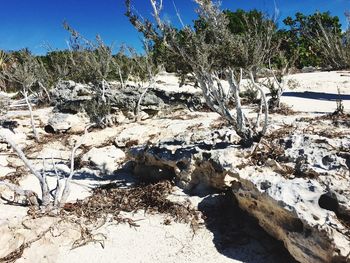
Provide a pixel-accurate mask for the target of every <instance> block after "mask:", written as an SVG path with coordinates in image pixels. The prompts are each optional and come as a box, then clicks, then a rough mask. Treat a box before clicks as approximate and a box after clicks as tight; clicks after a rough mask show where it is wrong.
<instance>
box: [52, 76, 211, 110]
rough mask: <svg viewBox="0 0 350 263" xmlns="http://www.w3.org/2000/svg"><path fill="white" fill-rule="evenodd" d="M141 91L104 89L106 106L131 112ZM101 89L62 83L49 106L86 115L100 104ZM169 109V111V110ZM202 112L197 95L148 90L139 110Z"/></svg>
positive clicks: (127, 87)
mask: <svg viewBox="0 0 350 263" xmlns="http://www.w3.org/2000/svg"><path fill="white" fill-rule="evenodd" d="M143 91H144V90H143V89H142V88H137V87H134V86H130V85H128V86H126V87H125V88H121V87H120V86H118V85H111V88H110V89H108V90H106V93H105V97H106V100H107V104H108V107H109V108H110V109H111V110H112V111H113V110H119V111H122V112H134V110H135V107H136V105H137V102H138V100H139V98H140V97H141V94H142V93H143ZM101 96H102V95H101V90H100V88H99V87H95V86H92V85H85V84H79V83H75V82H74V81H61V82H59V83H58V84H57V86H56V88H55V89H53V91H52V95H51V97H52V103H53V105H55V107H56V110H57V111H59V112H62V113H72V114H76V113H78V112H88V111H89V110H90V109H91V108H92V107H95V106H96V105H95V104H101V103H102V100H101ZM169 107H170V108H169ZM179 107H182V108H190V109H196V110H199V109H202V108H203V107H204V102H203V101H202V99H201V96H200V94H198V93H197V94H194V93H191V92H184V91H181V90H179V91H174V90H166V89H160V88H156V87H154V88H150V89H149V90H148V91H147V93H146V94H145V96H144V97H143V100H142V103H141V110H142V111H144V112H146V113H148V114H152V115H154V114H156V113H158V112H159V111H161V110H162V111H163V110H166V111H171V110H172V109H174V108H179Z"/></svg>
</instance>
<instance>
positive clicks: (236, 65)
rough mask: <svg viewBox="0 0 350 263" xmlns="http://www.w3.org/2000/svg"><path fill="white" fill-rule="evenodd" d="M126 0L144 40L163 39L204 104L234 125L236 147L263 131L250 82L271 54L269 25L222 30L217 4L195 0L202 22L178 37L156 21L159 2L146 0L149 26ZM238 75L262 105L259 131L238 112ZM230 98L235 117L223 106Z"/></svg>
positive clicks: (224, 25) (224, 26)
mask: <svg viewBox="0 0 350 263" xmlns="http://www.w3.org/2000/svg"><path fill="white" fill-rule="evenodd" d="M130 2H131V1H130V0H126V6H127V13H126V15H127V16H128V17H129V20H130V22H131V23H132V24H133V25H134V26H135V28H136V29H138V30H139V31H140V32H142V33H143V34H144V36H145V37H146V38H148V39H151V40H152V41H163V42H162V43H163V44H164V45H166V47H167V48H168V49H170V50H171V51H172V52H174V53H175V54H177V55H179V56H181V57H182V59H183V60H186V61H188V64H189V65H190V66H191V68H192V71H193V74H194V76H195V78H196V80H197V82H198V84H199V87H200V88H201V89H202V92H203V95H204V98H205V100H206V103H207V105H208V106H209V108H210V109H211V110H213V111H215V112H217V113H219V114H220V115H222V116H223V117H224V118H225V119H226V120H227V121H228V122H229V123H230V124H231V125H232V126H233V127H234V129H235V131H236V132H237V134H238V135H239V136H240V137H241V138H242V140H241V143H242V145H245V146H250V145H252V144H253V142H254V140H259V139H260V138H261V137H262V136H263V135H264V134H265V132H266V129H267V122H268V109H267V101H266V97H265V94H264V92H263V91H262V89H261V87H260V85H259V84H258V83H256V82H255V78H254V75H255V73H256V72H257V69H258V68H259V67H260V66H261V65H262V64H263V63H264V62H266V60H267V59H268V58H269V57H270V56H271V53H272V37H273V33H274V30H275V27H274V25H273V24H272V23H266V24H264V25H262V26H261V25H260V24H259V23H258V22H257V21H255V22H254V23H252V24H249V23H247V24H246V25H247V30H246V31H245V32H243V33H242V34H232V33H231V32H230V30H229V29H228V20H227V17H226V16H225V14H224V13H223V12H222V11H221V10H220V9H219V6H218V5H216V4H214V3H213V2H212V1H208V0H197V1H196V3H197V4H198V11H197V12H198V16H199V19H200V20H201V21H203V24H204V25H205V26H203V27H202V28H200V30H198V29H197V30H194V29H193V28H192V27H190V26H186V27H185V28H184V29H182V34H180V35H179V34H178V30H176V29H175V28H174V27H172V26H171V25H169V24H167V23H164V22H163V21H162V20H161V18H160V12H161V11H162V8H163V5H162V1H159V2H158V1H156V0H150V2H151V5H152V8H153V17H154V18H155V21H156V23H155V24H154V23H152V22H151V21H149V20H143V19H141V18H140V17H139V16H138V15H136V14H135V13H134V12H132V9H131V3H130ZM243 73H245V74H246V75H247V76H249V78H250V79H251V81H252V83H253V85H254V87H255V88H256V89H258V90H259V92H260V93H261V98H262V102H263V103H264V105H265V107H264V109H265V118H264V125H263V128H262V129H261V130H260V131H257V130H255V129H254V127H253V126H252V125H251V124H250V121H249V120H248V119H247V118H246V116H245V115H244V113H243V111H242V107H241V103H240V97H239V91H240V82H241V79H242V77H243ZM220 74H224V75H225V76H226V78H227V80H228V82H229V86H230V91H229V93H227V92H225V91H224V89H223V86H222V84H221V80H220V78H219V75H220ZM231 98H234V102H235V105H236V116H234V115H232V114H231V112H230V111H229V110H228V108H227V104H228V101H229V100H230V99H231ZM257 126H258V125H257Z"/></svg>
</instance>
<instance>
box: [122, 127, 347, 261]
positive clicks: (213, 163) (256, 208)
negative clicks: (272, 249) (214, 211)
mask: <svg viewBox="0 0 350 263" xmlns="http://www.w3.org/2000/svg"><path fill="white" fill-rule="evenodd" d="M213 134H214V133H213ZM213 134H212V135H209V134H206V135H204V137H205V138H206V139H205V140H202V141H200V140H197V139H198V138H197V139H196V140H193V141H192V140H190V141H189V140H172V141H163V142H160V143H158V144H155V145H152V146H142V147H140V146H139V147H134V148H132V149H131V150H130V152H129V158H130V159H131V160H132V161H133V162H134V163H135V165H134V167H135V168H134V172H135V174H136V175H139V176H143V177H146V178H148V179H151V180H159V179H161V178H164V177H173V178H175V180H176V181H177V182H178V184H179V185H180V186H182V187H184V188H186V189H188V190H196V189H202V186H203V185H204V186H210V187H215V188H218V189H231V191H232V192H233V193H234V195H235V197H236V199H237V201H238V203H239V206H240V207H241V208H242V209H244V210H246V211H247V212H248V213H249V214H251V215H252V216H254V217H255V218H256V219H257V220H258V221H259V224H260V225H261V226H262V227H263V228H264V229H265V230H266V231H267V232H268V233H269V234H270V235H272V236H273V237H275V238H276V239H278V240H281V241H282V242H283V243H284V245H285V247H286V248H287V249H288V251H289V252H290V253H291V255H292V256H293V257H294V258H295V259H296V260H298V261H300V262H305V263H306V262H308V263H309V262H315V263H316V262H324V263H326V262H350V224H349V222H350V221H349V218H350V217H349V215H350V214H349V213H348V211H349V210H348V207H347V206H348V204H349V203H350V195H349V189H350V185H349V174H348V173H347V172H348V167H347V166H346V162H347V161H346V159H345V158H343V157H341V156H338V155H337V154H336V153H335V152H334V151H335V150H332V149H331V148H330V147H326V145H327V144H329V143H330V142H328V143H327V142H323V143H322V141H320V138H316V137H312V136H308V135H302V134H299V135H293V136H289V137H286V138H285V139H283V140H278V144H279V146H280V147H282V148H283V149H284V150H285V152H284V153H283V156H280V157H281V158H280V162H281V164H278V163H277V161H275V160H273V159H271V160H268V161H266V162H264V165H252V163H251V162H252V160H251V157H250V156H251V153H250V152H249V153H248V152H247V151H244V150H242V149H240V148H239V147H238V146H236V145H232V144H228V143H226V142H227V140H226V139H225V138H224V137H221V138H218V137H216V138H214V137H213ZM197 137H198V136H197ZM187 138H190V136H189V135H188V136H187ZM194 142H196V143H194ZM333 143H336V142H333ZM328 146H329V145H328ZM301 157H303V158H304V159H303V160H304V161H303V163H302V164H298V161H297V160H298V159H300V158H301ZM282 160H283V161H282ZM295 163H296V164H295ZM247 164H249V165H247ZM288 165H291V166H292V165H294V166H295V167H294V166H292V168H293V169H292V170H293V171H297V170H298V169H299V168H300V167H302V168H300V169H299V170H300V171H303V173H301V174H298V173H297V172H296V173H295V174H293V171H292V172H291V173H290V174H289V175H288V176H287V175H286V174H285V173H282V172H281V170H280V169H283V168H285V167H287V166H288ZM320 169H321V170H320ZM321 171H322V173H321ZM316 175H317V176H316Z"/></svg>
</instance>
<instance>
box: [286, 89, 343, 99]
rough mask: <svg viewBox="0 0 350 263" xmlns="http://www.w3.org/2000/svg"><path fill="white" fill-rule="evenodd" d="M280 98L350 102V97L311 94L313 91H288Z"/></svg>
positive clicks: (321, 93)
mask: <svg viewBox="0 0 350 263" xmlns="http://www.w3.org/2000/svg"><path fill="white" fill-rule="evenodd" d="M282 96H283V97H296V98H303V99H311V100H328V101H336V100H339V99H341V100H350V95H345V94H334V93H324V92H313V91H304V92H297V91H295V92H294V91H290V92H284V93H283V95H282Z"/></svg>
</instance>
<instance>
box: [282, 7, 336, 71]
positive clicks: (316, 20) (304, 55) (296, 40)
mask: <svg viewBox="0 0 350 263" xmlns="http://www.w3.org/2000/svg"><path fill="white" fill-rule="evenodd" d="M283 22H284V24H285V25H286V26H287V27H289V30H281V31H280V34H281V35H284V36H288V38H287V39H289V41H287V42H284V45H283V48H284V50H285V51H286V53H289V54H290V53H298V54H299V58H298V60H297V61H296V66H297V67H298V68H302V67H305V66H327V65H325V63H324V57H323V56H322V52H321V51H320V49H319V46H318V45H315V42H314V41H313V40H312V38H313V37H316V36H317V35H319V28H320V25H322V27H323V28H324V29H326V31H331V32H333V33H334V36H337V37H341V24H340V22H339V18H338V17H337V16H331V14H330V13H329V12H324V13H314V14H312V15H308V16H307V15H304V14H302V13H296V14H295V18H292V17H287V18H286V19H284V20H283ZM295 50H296V51H295Z"/></svg>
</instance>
